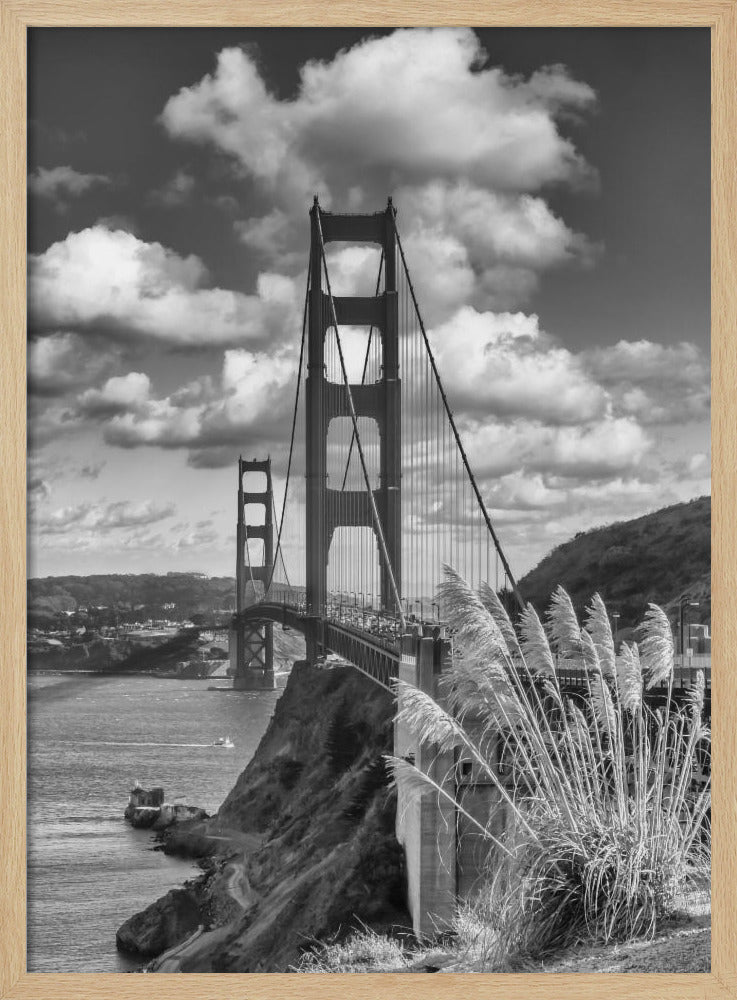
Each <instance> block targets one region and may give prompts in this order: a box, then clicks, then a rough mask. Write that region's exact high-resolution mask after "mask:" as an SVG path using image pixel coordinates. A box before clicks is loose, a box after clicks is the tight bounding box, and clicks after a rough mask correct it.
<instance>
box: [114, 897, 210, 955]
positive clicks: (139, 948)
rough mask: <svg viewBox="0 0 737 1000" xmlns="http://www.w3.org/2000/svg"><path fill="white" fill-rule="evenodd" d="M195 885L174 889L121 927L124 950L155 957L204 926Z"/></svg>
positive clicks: (118, 940)
mask: <svg viewBox="0 0 737 1000" xmlns="http://www.w3.org/2000/svg"><path fill="white" fill-rule="evenodd" d="M194 885H195V884H194V883H193V884H187V885H185V886H184V887H183V888H181V889H172V890H171V891H170V892H168V893H167V894H166V895H165V896H162V898H161V899H158V900H157V901H156V902H155V903H154V904H153V905H152V906H149V907H147V908H146V909H145V910H142V911H141V912H140V913H136V914H135V915H134V916H132V917H131V918H130V919H129V920H126V922H125V923H124V924H122V925H121V926H120V927H119V928H118V932H117V934H116V935H115V943H116V944H117V946H118V948H119V949H120V951H125V952H128V953H129V954H133V955H140V956H141V957H142V958H153V957H154V956H155V955H160V954H161V952H162V951H166V949H167V948H172V947H173V946H174V945H176V944H179V943H180V942H181V941H184V940H185V938H187V937H189V935H190V934H192V933H193V932H194V931H196V930H197V928H198V927H199V926H200V925H201V922H202V915H201V912H200V904H201V899H200V895H199V893H198V891H197V890H196V888H195V887H194Z"/></svg>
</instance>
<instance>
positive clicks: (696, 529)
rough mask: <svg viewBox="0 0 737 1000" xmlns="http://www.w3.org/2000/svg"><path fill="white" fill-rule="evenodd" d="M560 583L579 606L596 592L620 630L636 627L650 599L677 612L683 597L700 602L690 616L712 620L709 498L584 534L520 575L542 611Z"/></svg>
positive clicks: (528, 595) (524, 588) (525, 591)
mask: <svg viewBox="0 0 737 1000" xmlns="http://www.w3.org/2000/svg"><path fill="white" fill-rule="evenodd" d="M558 584H562V585H563V586H564V587H565V589H566V590H567V591H568V593H569V594H570V595H571V599H572V601H573V603H574V605H575V607H576V609H577V610H578V611H579V612H580V611H581V610H582V609H583V607H584V606H585V605H586V604H587V603H588V601H589V600H590V598H591V596H592V594H594V593H596V592H598V593H599V594H601V596H602V598H603V599H604V603H605V604H606V606H607V609H608V610H609V613H610V614H612V613H613V612H618V613H619V614H620V615H621V617H620V619H619V627H620V629H624V628H628V627H631V626H633V625H637V624H639V623H640V621H641V620H642V617H643V615H644V614H645V611H646V610H647V605H648V603H649V602H651V601H652V602H654V603H656V604H660V605H661V606H662V607H665V608H666V610H668V611H669V612H670V613H671V618H672V619H676V618H677V617H678V599H679V597H680V596H681V595H682V594H688V595H689V597H690V598H691V599H692V600H695V601H698V602H699V607H698V608H693V609H692V612H691V614H692V617H691V620H692V621H695V622H702V623H704V624H706V623H711V497H699V499H697V500H691V501H689V502H688V503H679V504H675V505H674V506H672V507H664V508H663V509H662V510H658V511H655V513H653V514H646V515H645V516H644V517H638V518H636V519H635V520H633V521H618V522H617V523H616V524H609V525H607V526H606V527H604V528H594V529H593V530H592V531H585V532H579V534H577V535H576V536H575V538H572V539H571V540H570V541H569V542H565V543H564V544H563V545H559V546H558V547H557V548H556V549H553V551H552V552H551V553H550V554H549V555H547V556H545V558H544V559H543V560H542V562H541V563H539V565H537V566H536V567H535V569H533V570H531V571H530V572H529V573H528V574H527V575H526V576H525V577H523V578H522V579H521V580H520V581H519V589H520V591H521V593H522V596H523V597H524V599H525V600H527V601H531V602H532V604H533V605H534V606H535V607H536V608H537V610H538V612H542V611H545V610H547V607H548V604H549V602H550V595H551V594H552V592H553V591H554V590H555V588H556V587H557V586H558Z"/></svg>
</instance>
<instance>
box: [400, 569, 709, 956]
mask: <svg viewBox="0 0 737 1000" xmlns="http://www.w3.org/2000/svg"><path fill="white" fill-rule="evenodd" d="M440 589H441V597H440V599H441V600H442V602H443V605H444V612H445V617H446V619H447V621H448V623H449V625H450V628H451V632H452V636H453V658H452V667H451V669H450V670H449V672H448V673H447V675H444V677H443V679H442V687H441V692H442V697H441V700H442V702H443V704H442V705H441V704H440V703H439V702H437V701H435V700H433V699H432V698H431V697H430V696H429V695H427V694H425V693H424V692H422V691H420V690H418V689H416V688H414V687H411V686H409V685H406V684H403V683H401V682H400V683H399V685H398V695H399V710H398V718H399V719H400V720H402V721H404V722H405V723H406V724H407V725H408V726H409V727H410V728H411V729H412V730H413V731H414V732H415V734H416V735H417V736H418V738H420V739H421V740H423V741H427V742H429V743H432V744H436V745H437V747H438V749H439V751H447V750H451V749H454V748H455V749H457V750H459V751H460V753H459V755H458V756H459V757H460V758H461V759H465V760H469V759H470V760H471V761H473V762H474V764H475V766H476V768H477V770H478V773H479V776H480V777H481V779H482V780H484V781H486V782H489V783H491V784H492V785H493V786H494V788H495V789H496V791H497V793H498V796H499V797H500V798H501V799H502V800H503V802H504V803H505V808H506V810H507V814H508V822H507V826H506V831H505V832H504V833H503V834H498V833H497V835H496V836H495V835H494V834H493V833H492V828H491V824H490V823H489V824H487V825H484V824H483V823H480V822H478V820H476V819H475V818H474V817H472V816H470V815H468V814H466V818H467V820H468V821H469V823H470V824H471V825H472V826H474V827H475V828H477V829H478V831H479V832H480V833H481V835H482V836H483V837H484V838H485V839H486V841H487V842H488V844H489V846H490V847H491V848H492V849H493V850H492V858H493V866H494V867H493V871H490V874H489V878H488V880H487V882H486V884H485V886H484V888H483V890H482V891H481V893H480V894H479V898H478V901H477V905H476V912H477V915H480V916H481V917H483V918H484V920H485V927H486V932H487V946H486V950H487V953H488V955H489V957H490V960H491V961H492V963H493V964H494V965H496V967H502V966H504V965H505V964H506V963H508V962H509V960H510V958H511V957H513V956H527V955H529V956H541V955H544V954H546V953H549V952H551V951H553V950H556V949H557V948H559V947H563V946H566V945H569V944H572V943H574V942H576V941H580V940H584V939H585V940H591V939H593V940H595V941H600V942H607V941H611V940H626V939H630V938H632V937H635V936H640V935H652V934H654V932H655V931H656V929H657V927H658V925H659V924H660V923H661V922H662V920H663V918H665V917H667V916H669V915H670V914H671V913H672V912H673V910H674V908H675V900H676V897H677V895H678V893H679V891H680V890H682V888H683V884H684V882H685V880H686V879H687V878H688V877H689V875H690V874H692V873H693V872H694V870H695V869H701V870H703V868H704V866H706V865H708V858H709V854H708V851H709V837H708V814H709V810H710V785H709V782H708V780H707V782H706V784H705V785H704V787H702V788H701V789H695V788H694V782H693V774H694V772H695V771H696V770H697V765H698V757H699V756H700V755H701V756H703V755H704V754H705V753H708V747H709V732H708V730H707V729H706V727H705V726H704V724H703V721H702V709H703V699H704V676H703V673H700V674H698V675H697V682H696V684H695V685H694V687H693V689H692V691H691V693H690V698H689V701H688V703H687V704H686V705H684V706H681V707H676V706H674V705H673V702H672V686H673V667H674V663H673V641H672V635H671V630H670V625H669V623H668V619H667V617H666V616H665V614H664V612H663V611H662V610H661V609H660V608H659V607H657V606H656V605H650V610H649V611H648V613H647V615H646V618H645V621H644V623H643V625H642V626H641V628H640V635H641V642H640V643H639V646H638V645H637V644H634V643H633V644H626V643H623V644H622V647H621V649H620V653H619V655H616V654H615V650H614V643H613V640H612V632H611V628H610V624H609V619H608V617H607V613H606V609H605V607H604V604H603V602H602V601H601V598H600V597H599V596H598V595H595V596H594V598H593V599H592V601H591V604H590V606H589V608H588V609H587V613H586V618H585V624H584V627H581V625H580V624H579V622H578V620H577V617H576V614H575V612H574V610H573V606H572V604H571V601H570V598H569V597H568V595H567V593H566V592H565V591H564V590H563V589H562V588H558V590H557V591H556V593H555V594H554V596H553V599H552V604H551V607H550V611H549V614H548V619H547V628H546V627H544V626H543V624H542V623H541V621H540V619H539V618H538V616H537V614H536V612H535V610H534V609H533V608H532V606H531V605H528V606H527V608H526V609H525V611H524V612H523V614H522V615H521V617H520V621H519V625H518V630H515V628H514V627H513V626H512V623H511V621H510V619H509V617H508V616H507V613H506V612H505V610H504V608H503V606H502V604H501V602H500V601H499V599H498V597H497V595H496V594H495V593H494V592H493V591H492V590H491V588H489V587H488V586H483V585H482V587H481V588H480V590H479V591H478V592H476V591H474V590H472V589H471V588H470V587H469V586H468V585H467V584H466V583H465V582H464V581H463V580H462V579H461V578H460V577H459V576H458V575H457V574H456V573H455V572H454V571H452V570H450V569H447V568H446V581H445V583H444V584H443V585H442V587H441V588H440ZM562 667H565V673H566V674H568V675H569V674H570V671H571V668H572V667H573V668H575V669H576V670H577V671H578V672H579V674H580V678H581V682H582V686H583V693H582V696H581V695H579V697H577V698H576V699H575V700H574V699H573V698H572V697H570V696H569V695H568V694H567V693H566V691H565V690H564V688H563V687H562V685H561V676H560V675H562V674H563V673H564V671H563V670H561V668H562ZM653 685H664V686H665V692H664V695H665V698H664V704H663V707H662V708H661V709H658V710H653V709H652V708H650V707H648V705H647V704H646V703H645V699H644V692H645V690H646V689H647V688H649V687H652V686H653ZM498 761H501V762H502V766H499V765H498ZM390 764H391V768H392V771H393V776H394V779H395V781H396V782H397V783H398V784H399V785H400V786H402V785H403V786H404V790H405V791H406V792H407V793H409V794H411V793H413V792H420V791H426V790H427V789H428V787H429V786H431V787H433V788H435V789H436V791H437V792H438V793H439V794H440V795H444V796H447V795H448V794H449V793H448V791H447V789H446V788H444V787H441V786H440V785H438V784H436V783H435V782H434V781H433V780H432V779H431V778H430V777H428V776H427V775H426V774H424V773H423V772H422V771H420V770H419V769H418V768H417V767H416V766H415V765H414V764H413V763H411V762H409V761H406V760H400V759H397V758H391V759H390ZM456 808H457V809H459V810H460V811H461V812H463V808H462V806H461V805H460V804H459V803H456ZM494 829H495V830H496V829H498V826H497V827H495V828H494Z"/></svg>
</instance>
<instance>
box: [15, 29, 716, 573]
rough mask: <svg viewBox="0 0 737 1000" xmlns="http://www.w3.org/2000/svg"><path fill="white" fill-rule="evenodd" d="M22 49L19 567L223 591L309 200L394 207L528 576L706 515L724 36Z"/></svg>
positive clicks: (286, 400)
mask: <svg viewBox="0 0 737 1000" xmlns="http://www.w3.org/2000/svg"><path fill="white" fill-rule="evenodd" d="M28 58H29V74H28V79H29V94H28V117H29V129H28V135H29V150H28V152H29V157H28V163H29V174H28V248H29V260H28V315H29V343H28V429H29V478H28V482H29V523H30V531H29V575H31V576H47V575H65V574H71V573H75V574H88V573H113V572H118V573H137V572H168V571H184V570H194V571H198V572H205V573H209V574H218V575H220V574H228V575H232V573H233V572H234V564H235V535H234V528H235V519H236V494H235V490H236V485H237V473H236V464H235V463H236V460H237V457H238V455H239V454H240V453H242V454H243V455H244V457H262V456H263V455H264V454H266V453H270V454H271V455H272V457H273V458H274V460H275V462H276V464H277V466H278V465H279V464H280V462H281V463H282V464H283V460H284V455H285V453H286V450H287V448H288V444H289V416H290V409H291V399H292V398H293V392H294V380H295V377H296V368H297V356H298V353H299V341H300V335H301V326H302V307H303V299H304V287H305V274H306V266H307V253H308V247H309V225H308V211H309V208H310V206H311V204H312V198H313V195H314V194H318V195H319V197H320V201H321V204H322V205H323V207H324V208H326V209H329V210H332V211H336V212H340V211H354V212H355V211H379V210H381V209H382V208H383V207H384V206H385V204H386V199H387V196H388V195H392V196H393V200H394V204H395V206H396V207H397V210H398V215H397V223H398V226H399V228H400V231H401V233H402V238H403V243H404V244H405V248H406V252H407V256H408V263H409V267H410V271H411V273H412V277H413V281H414V283H415V286H416V289H417V293H418V299H419V302H420V306H421V309H422V312H423V316H424V319H425V323H426V325H427V327H428V329H429V331H430V336H431V340H432V343H433V344H434V345H435V347H436V351H437V356H438V364H439V368H440V374H441V377H442V379H443V381H444V383H445V385H446V388H447V391H448V396H449V399H450V403H451V406H452V407H453V409H454V412H455V414H456V417H457V419H458V422H459V425H460V427H461V432H462V435H463V439H464V443H465V445H466V448H467V451H468V453H469V456H470V459H471V463H472V465H473V466H474V468H475V469H477V470H478V474H479V479H480V486H481V490H482V493H483V495H484V497H485V499H486V502H487V504H488V506H489V509H490V513H491V517H492V520H493V521H494V523H495V526H496V528H497V532H498V534H499V536H500V539H501V542H502V545H503V546H504V549H505V551H506V553H507V557H508V559H509V562H510V564H511V566H512V568H513V571H514V573H515V575H516V576H517V577H520V576H522V575H523V574H524V573H525V572H526V571H527V570H529V569H530V568H531V567H532V566H534V565H535V564H536V563H537V562H539V560H540V559H541V558H542V557H543V556H544V555H545V554H546V553H547V552H549V551H550V550H551V549H552V548H553V547H555V546H556V545H557V544H559V543H560V542H563V541H565V540H567V539H568V538H570V537H571V536H572V535H574V534H575V533H576V532H578V531H581V530H586V529H588V528H591V527H594V526H597V525H602V524H607V523H610V522H612V521H618V520H623V519H628V518H631V517H636V516H639V515H641V514H644V513H647V512H648V511H652V510H656V509H658V508H660V507H663V506H666V505H668V504H672V503H677V502H680V501H682V500H688V499H691V498H692V497H696V496H701V495H704V494H707V493H709V492H710V466H711V450H710V429H709V392H710V348H709V327H710V316H709V272H710V259H709V160H710V152H709V142H710V133H709V112H710V94H709V33H708V31H707V30H705V29H683V28H672V29H664V28H660V29H488V30H477V31H472V30H470V29H463V28H459V29H445V28H444V29H403V30H396V31H395V30H391V29H376V30H364V29H345V30H344V29H304V28H295V29H281V28H280V29H242V30H236V29H227V30H225V29H222V30H221V29H185V28H178V29H117V28H107V29H64V28H48V29H30V30H29V39H28ZM354 249H355V248H354ZM333 266H334V267H335V269H336V273H338V274H339V275H340V276H341V280H342V281H343V283H344V286H345V287H344V288H342V289H341V290H342V291H343V292H344V293H345V294H349V293H350V292H351V290H353V289H354V287H355V286H356V284H357V283H358V282H359V280H360V279H361V277H362V274H361V273H360V272H361V270H362V266H363V264H362V259H361V258H360V255H359V256H358V257H357V256H356V254H355V252H354V253H353V254H351V248H345V249H337V250H335V251H334V252H333V254H332V257H331V268H332V267H333ZM277 480H278V476H277ZM277 488H278V481H277Z"/></svg>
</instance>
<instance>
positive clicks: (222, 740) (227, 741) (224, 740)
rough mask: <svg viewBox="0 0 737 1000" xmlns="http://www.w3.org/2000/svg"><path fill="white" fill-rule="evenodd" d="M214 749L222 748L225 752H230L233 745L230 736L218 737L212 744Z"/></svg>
mask: <svg viewBox="0 0 737 1000" xmlns="http://www.w3.org/2000/svg"><path fill="white" fill-rule="evenodd" d="M212 745H213V746H214V747H223V748H224V749H225V750H232V749H233V747H234V746H235V744H234V743H233V741H232V740H231V738H230V736H218V738H217V739H216V740H214V741H213V744H212Z"/></svg>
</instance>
